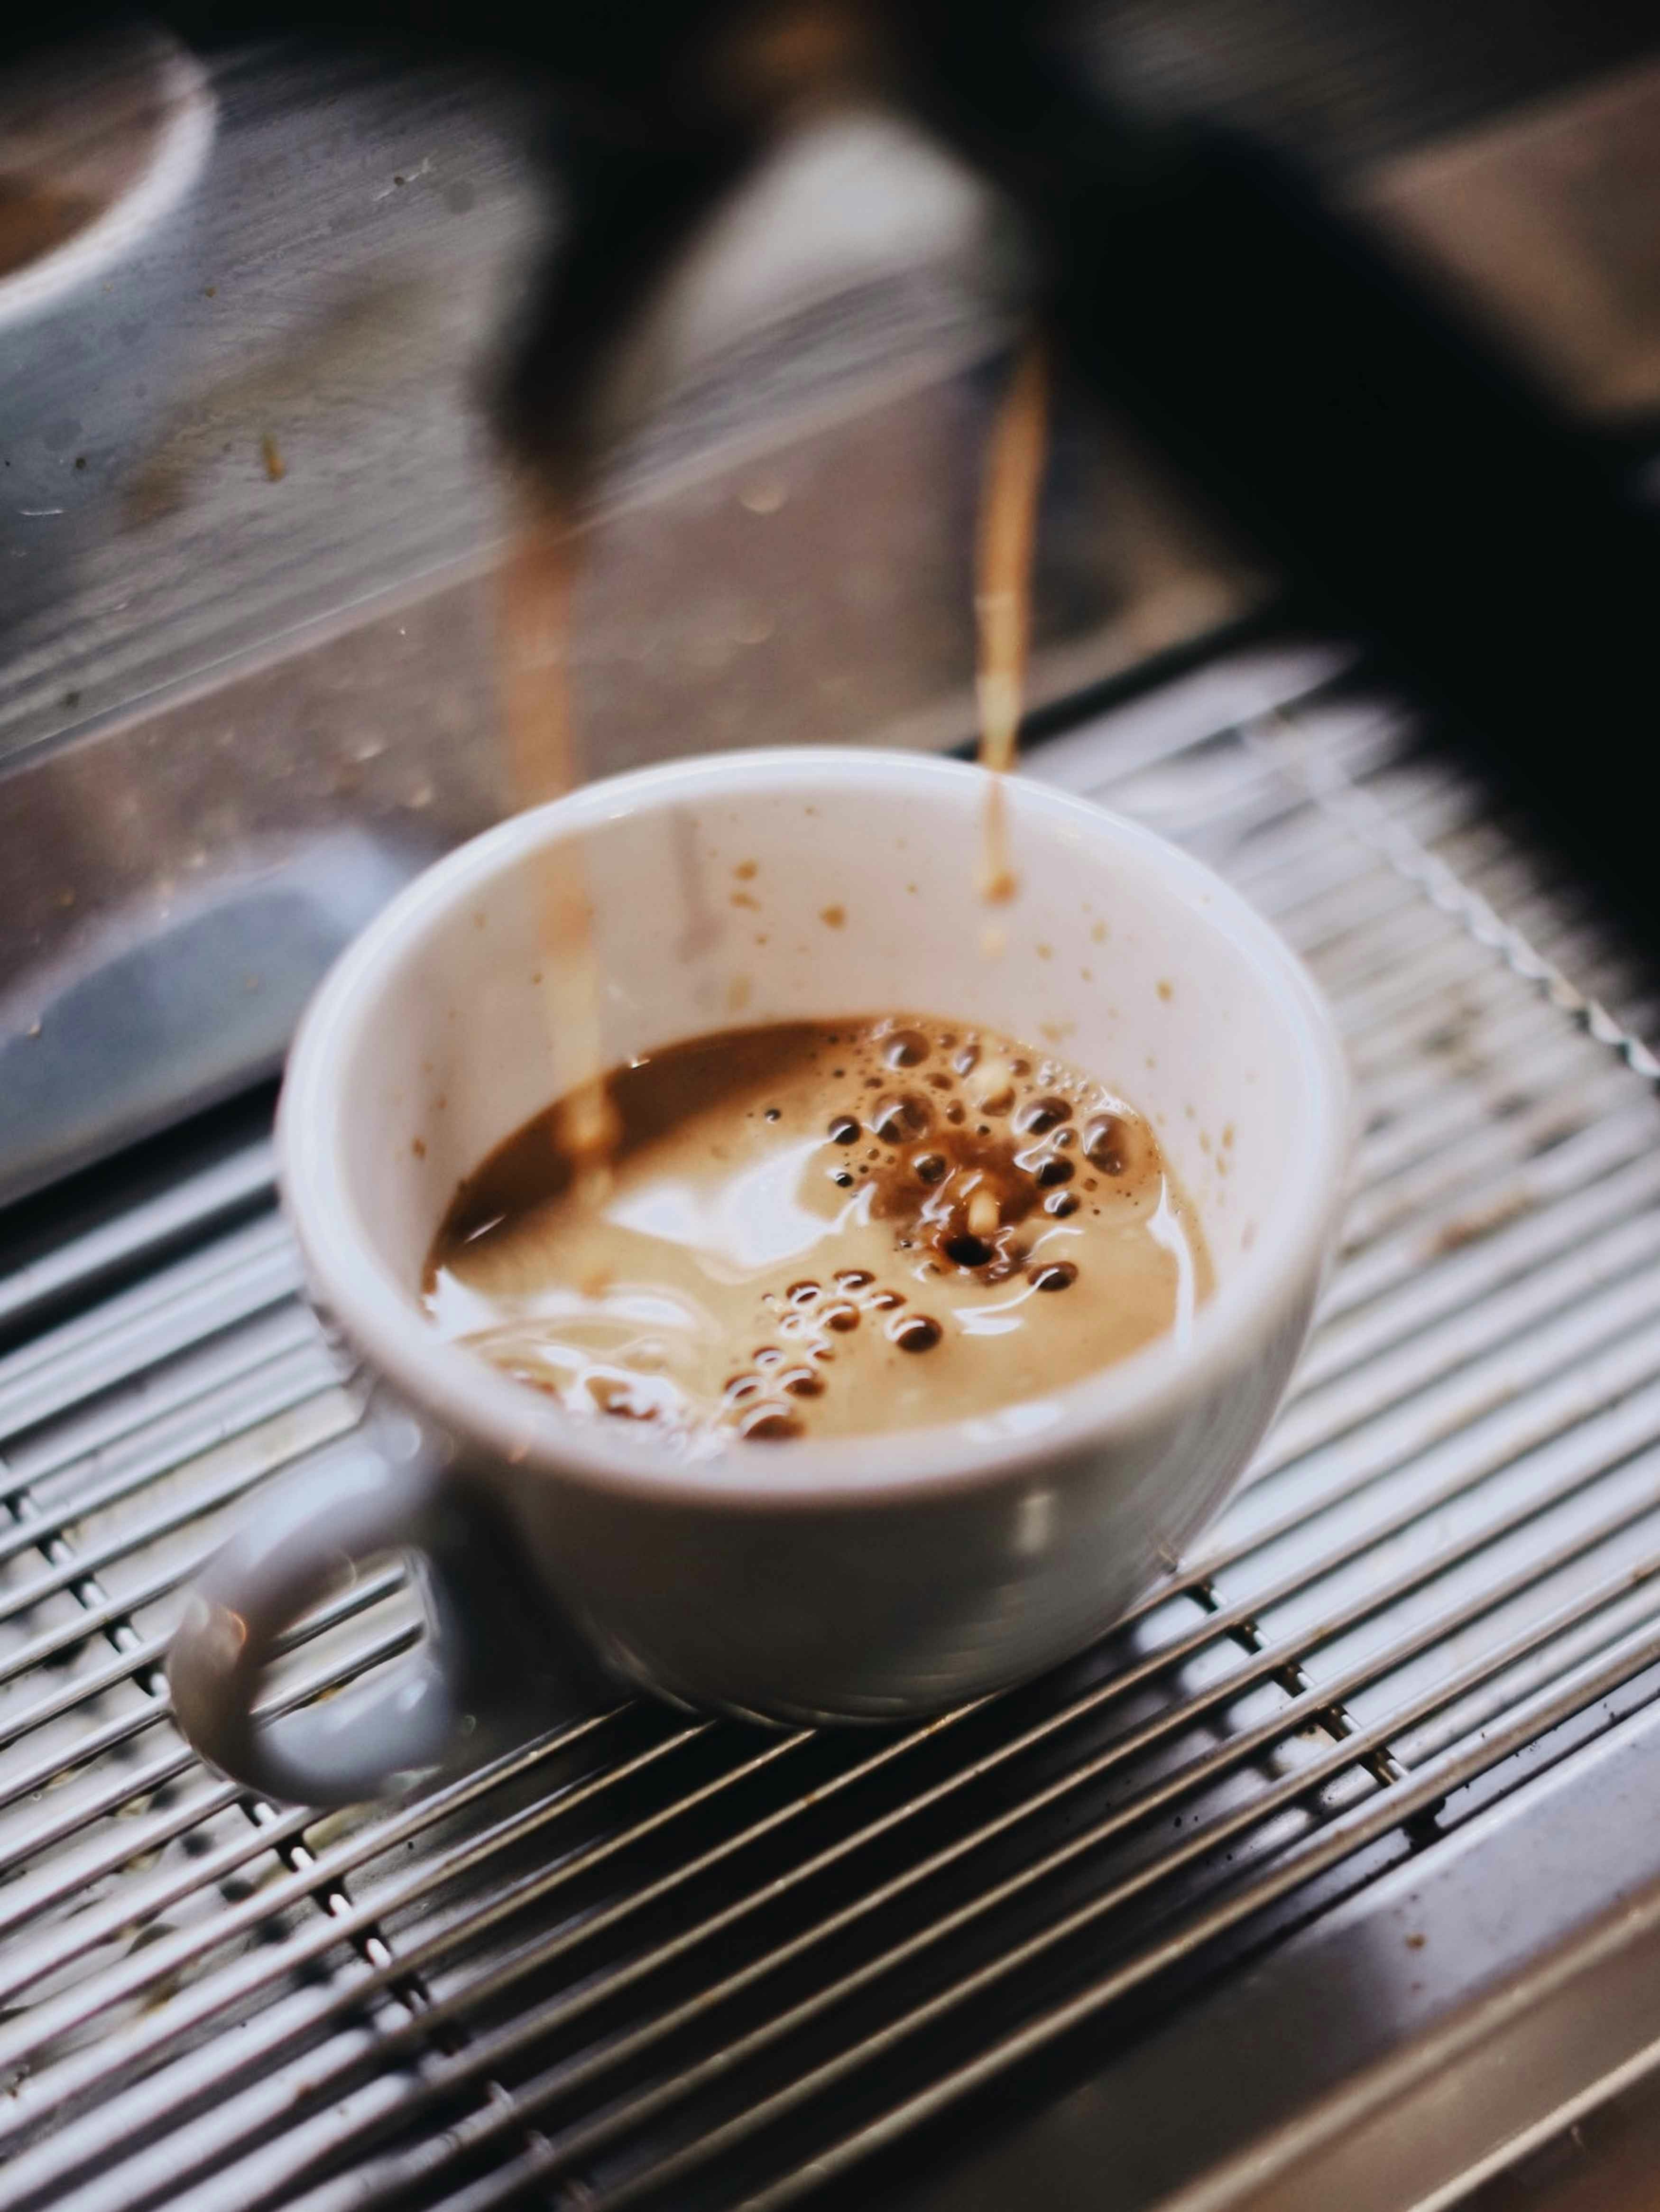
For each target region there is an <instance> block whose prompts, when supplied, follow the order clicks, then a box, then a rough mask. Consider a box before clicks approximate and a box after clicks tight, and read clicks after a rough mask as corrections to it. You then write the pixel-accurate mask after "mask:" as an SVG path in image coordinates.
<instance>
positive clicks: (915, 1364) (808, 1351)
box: [425, 1016, 1210, 1455]
mask: <svg viewBox="0 0 1660 2212" xmlns="http://www.w3.org/2000/svg"><path fill="white" fill-rule="evenodd" d="M606 1089H607V1091H608V1094H609V1100H610V1103H611V1106H612V1109H613V1110H614V1112H615V1124H616V1127H617V1129H618V1132H619V1138H618V1143H617V1148H616V1151H615V1154H614V1157H613V1160H612V1170H611V1175H610V1178H609V1182H608V1183H607V1184H606V1185H605V1186H603V1187H597V1186H596V1185H595V1184H594V1183H593V1182H592V1180H591V1178H579V1177H577V1176H574V1175H573V1170H572V1168H571V1166H570V1164H569V1162H568V1159H567V1158H566V1155H565V1154H564V1152H562V1150H561V1148H560V1145H559V1144H558V1143H557V1142H556V1140H555V1135H554V1125H555V1122H556V1120H557V1117H558V1115H559V1113H560V1109H559V1107H558V1106H553V1107H550V1108H548V1109H547V1110H546V1111H545V1112H544V1113H542V1114H540V1115H537V1116H536V1119H535V1120H534V1121H530V1122H527V1123H526V1124H525V1125H524V1127H523V1128H521V1129H520V1130H518V1132H517V1133H516V1134H514V1135H513V1136H512V1137H510V1138H509V1139H507V1141H506V1144H505V1145H503V1146H500V1148H499V1149H498V1150H497V1151H496V1152H494V1153H493V1154H492V1155H491V1157H490V1158H488V1160H487V1161H486V1162H485V1163H484V1164H483V1166H482V1168H480V1169H479V1170H478V1171H477V1173H476V1174H475V1175H473V1176H470V1177H469V1178H468V1180H467V1181H466V1182H464V1183H463V1185H462V1187H461V1188H460V1190H459V1191H458V1192H457V1195H456V1198H455V1200H454V1203H453V1204H452V1206H451V1209H450V1212H449V1213H448V1215H447V1216H446V1218H445V1222H444V1225H443V1227H442V1228H441V1230H440V1231H439V1236H438V1237H437V1239H436V1241H435V1243H434V1244H433V1250H432V1252H431V1255H429V1258H428V1261H427V1275H426V1282H425V1297H426V1304H427V1311H428V1313H429V1314H430V1315H431V1316H432V1318H433V1321H434V1322H436V1323H437V1325H438V1327H439V1330H440V1331H441V1332H442V1333H443V1334H445V1335H446V1336H449V1337H451V1338H455V1339H457V1340H461V1341H462V1342H464V1343H466V1344H467V1345H469V1346H471V1347H472V1349H474V1350H475V1351H476V1352H479V1353H480V1354H482V1356H483V1357H484V1358H488V1359H489V1360H491V1361H492V1362H494V1364H495V1365H497V1366H498V1367H500V1368H501V1369H502V1370H504V1371H505V1372H506V1373H507V1374H509V1375H512V1376H516V1377H517V1378H518V1380H520V1381H522V1382H524V1383H530V1384H532V1385H534V1386H535V1387H536V1388H537V1389H542V1390H545V1391H546V1392H548V1394H549V1395H551V1396H553V1397H554V1398H556V1399H558V1400H559V1401H560V1403H561V1404H562V1405H563V1406H565V1407H566V1408H567V1409H568V1410H569V1411H571V1412H573V1413H577V1414H579V1415H583V1416H587V1417H591V1418H595V1419H603V1418H605V1417H609V1418H612V1419H626V1420H630V1421H634V1422H639V1423H645V1424H647V1425H651V1427H653V1428H654V1429H656V1430H657V1431H661V1432H663V1434H664V1435H665V1436H667V1437H670V1438H672V1439H674V1440H676V1442H677V1443H679V1444H680V1445H681V1447H682V1449H686V1450H688V1451H689V1452H692V1453H694V1454H698V1455H701V1454H704V1453H706V1452H708V1451H711V1450H714V1449H720V1448H721V1447H722V1446H724V1445H725V1444H727V1443H731V1442H733V1441H735V1440H736V1439H739V1438H749V1439H754V1440H758V1441H767V1442H772V1441H781V1440H785V1439H787V1438H790V1437H801V1436H825V1437H829V1436H846V1435H863V1434H869V1433H870V1432H872V1431H881V1430H888V1429H896V1428H908V1427H912V1426H914V1425H918V1424H919V1423H925V1422H934V1421H944V1420H954V1419H963V1418H972V1417H973V1416H975V1415H981V1414H985V1413H991V1412H992V1411H993V1410H994V1409H996V1408H997V1407H1003V1406H1008V1405H1010V1404H1013V1403H1015V1402H1016V1401H1020V1400H1022V1399H1030V1398H1034V1397H1039V1396H1043V1395H1046V1394H1047V1393H1049V1392H1051V1391H1052V1390H1055V1389H1059V1388H1061V1387H1062V1386H1063V1385H1064V1384H1066V1383H1071V1382H1075V1381H1076V1380H1078V1379H1079V1378H1080V1377H1081V1376H1085V1375H1087V1374H1091V1373H1093V1372H1094V1371H1095V1370H1098V1369H1100V1368H1101V1367H1104V1366H1106V1365H1107V1364H1109V1363H1110V1362H1112V1361H1113V1360H1115V1359H1121V1358H1124V1356H1125V1355H1126V1354H1127V1353H1129V1352H1134V1351H1135V1350H1136V1348H1137V1347H1138V1346H1141V1345H1143V1344H1145V1343H1147V1342H1148V1341H1149V1340H1151V1339H1152V1338H1154V1337H1156V1336H1159V1335H1161V1334H1164V1333H1166V1331H1169V1330H1172V1329H1173V1330H1175V1331H1176V1332H1178V1334H1179V1333H1181V1332H1182V1331H1184V1330H1185V1329H1186V1328H1188V1327H1189V1326H1190V1322H1191V1320H1192V1316H1193V1311H1194V1309H1195V1306H1196V1305H1197V1303H1198V1301H1199V1300H1200V1299H1201V1298H1202V1297H1204V1296H1205V1295H1206V1293H1207V1292H1208V1291H1209V1285H1210V1269H1209V1261H1208V1259H1207V1256H1206V1254H1205V1249H1204V1243H1203V1237H1202V1235H1201V1233H1200V1230H1199V1226H1198V1224H1197V1220H1196V1219H1195V1218H1194V1215H1193V1212H1192V1210H1191V1208H1190V1206H1188V1204H1187V1203H1186V1201H1185V1200H1184V1198H1183V1197H1182V1195H1181V1194H1180V1192H1179V1191H1178V1189H1177V1188H1176V1186H1175V1184H1174V1182H1172V1178H1171V1176H1170V1174H1169V1172H1168V1170H1166V1166H1165V1164H1164V1160H1163V1158H1162V1156H1161V1155H1160V1151H1159V1147H1158V1145H1157V1142H1156V1140H1155V1139H1154V1135H1153V1132H1152V1130H1151V1129H1150V1128H1149V1127H1148V1124H1147V1123H1146V1121H1143V1120H1142V1117H1141V1116H1140V1115H1137V1114H1136V1112H1135V1111H1134V1110H1133V1109H1131V1108H1130V1107H1129V1106H1127V1105H1126V1104H1125V1103H1124V1101H1123V1100H1122V1099H1120V1098H1118V1097H1116V1096H1114V1095H1113V1094H1112V1092H1110V1091H1107V1090H1106V1088H1105V1087H1104V1086H1103V1085H1100V1084H1099V1083H1096V1082H1094V1081H1092V1080H1091V1079H1089V1078H1088V1077H1087V1076H1085V1075H1082V1074H1081V1073H1079V1072H1078V1071H1077V1070H1076V1069H1075V1068H1072V1067H1069V1066H1065V1065H1063V1063H1062V1062H1060V1061H1058V1060H1054V1059H1052V1058H1049V1057H1045V1056H1043V1055H1040V1054H1035V1053H1033V1052H1030V1051H1028V1050H1027V1049H1026V1048H1023V1047H1021V1046H1019V1045H1016V1044H1014V1043H1012V1042H1009V1040H1007V1039H1004V1038H1001V1037H995V1036H988V1035H987V1034H985V1033H984V1032H983V1031H972V1030H965V1029H964V1028H962V1027H961V1026H960V1025H956V1024H950V1023H942V1022H939V1021H934V1020H930V1019H926V1018H917V1017H909V1016H907V1017H889V1018H878V1019H870V1018H863V1019H849V1020H844V1021H839V1022H832V1023H828V1024H824V1023H813V1022H791V1023H781V1024H772V1025H769V1026H766V1027H762V1028H757V1029H749V1030H728V1031H725V1032H724V1033H721V1034H718V1035H714V1036H700V1037H695V1038H693V1039H691V1040H689V1041H688V1042H685V1043H682V1044H677V1045H674V1046H671V1047H669V1048H668V1049H667V1050H665V1051H662V1052H657V1053H653V1054H651V1055H650V1057H649V1058H647V1059H645V1060H642V1061H640V1062H639V1064H638V1065H634V1066H624V1067H621V1068H618V1069H615V1070H614V1071H613V1073H611V1074H610V1075H609V1077H608V1078H607V1079H606Z"/></svg>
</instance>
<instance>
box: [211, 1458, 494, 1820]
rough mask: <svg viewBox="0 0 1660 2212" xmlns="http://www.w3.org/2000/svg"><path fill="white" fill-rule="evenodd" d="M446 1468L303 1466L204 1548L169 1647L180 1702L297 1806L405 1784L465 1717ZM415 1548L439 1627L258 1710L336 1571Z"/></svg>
mask: <svg viewBox="0 0 1660 2212" xmlns="http://www.w3.org/2000/svg"><path fill="white" fill-rule="evenodd" d="M458 1510H459V1509H458V1506H457V1504H453V1503H450V1502H447V1501H446V1498H445V1486H444V1484H443V1481H442V1480H441V1478H440V1476H439V1474H438V1471H437V1470H436V1469H435V1468H433V1465H432V1464H431V1463H430V1462H427V1461H426V1460H425V1459H416V1460H415V1461H414V1462H412V1463H410V1464H408V1465H404V1466H398V1465H396V1464H392V1463H390V1462H379V1463H376V1462H369V1463H367V1464H366V1465H363V1466H360V1467H355V1468H353V1467H342V1466H340V1465H339V1464H338V1463H336V1465H335V1466H334V1467H331V1468H304V1469H302V1470H300V1471H299V1472H298V1473H296V1474H292V1475H290V1476H289V1477H288V1480H286V1481H285V1482H283V1483H282V1484H281V1485H280V1486H278V1487H277V1488H276V1490H274V1491H273V1492H272V1493H271V1494H270V1496H269V1497H267V1498H262V1499H261V1501H260V1504H259V1507H258V1510H257V1515H256V1516H255V1517H254V1518H253V1519H252V1520H251V1521H250V1522H248V1523H247V1525H246V1526H245V1527H244V1528H242V1529H241V1530H239V1532H238V1533H237V1534H235V1535H233V1537H232V1538H231V1540H230V1541H229V1542H228V1543H227V1545H226V1546H225V1547H224V1548H223V1550H222V1551H221V1552H219V1553H217V1554H216V1555H215V1558H214V1559H212V1560H211V1561H210V1562H209V1565H208V1566H207V1567H206V1568H205V1569H204V1570H203V1572H202V1574H201V1575H200V1576H199V1577H198V1578H197V1583H196V1586H195V1588H194V1589H193V1590H192V1591H191V1597H190V1601H189V1603H188V1605H187V1607H186V1608H185V1617H184V1620H183V1621H182V1622H181V1623H180V1625H179V1629H178V1631H177V1632H176V1633H175V1635H174V1638H173V1645H172V1649H171V1650H170V1651H169V1652H168V1655H167V1680H168V1683H169V1686H170V1687H171V1689H172V1692H173V1712H174V1715H175V1716H176V1717H177V1719H178V1721H179V1725H180V1727H181V1728H183V1729H184V1731H185V1735H187V1736H188V1737H189V1738H190V1740H191V1742H192V1743H193V1744H194V1745H195V1746H196V1747H197V1750H198V1751H199V1752H201V1753H202V1754H203V1757H204V1758H206V1759H209V1760H210V1761H211V1762H212V1763H213V1765H215V1766H216V1767H218V1768H220V1769H221V1771H223V1772H224V1773H226V1774H227V1775H229V1776H230V1777H231V1778H232V1779H233V1781H237V1782H243V1783H246V1784H248V1785H249V1787H250V1788H251V1789H254V1790H258V1791H260V1792H261V1794H262V1795H266V1796H271V1797H276V1798H281V1799H283V1800H285V1801H286V1802H289V1803H292V1804H296V1805H318V1806H336V1805H351V1804H355V1803H357V1802H359V1801H360V1800H361V1799H363V1798H367V1797H374V1796H381V1795H382V1794H384V1793H385V1792H386V1791H389V1790H396V1789H398V1788H402V1787H403V1786H406V1785H407V1784H409V1783H410V1782H412V1781H414V1780H415V1778H416V1777H417V1776H418V1775H419V1774H420V1773H421V1771H423V1770H426V1769H428V1768H430V1767H433V1766H434V1765H437V1764H438V1762H439V1759H441V1758H442V1756H443V1754H444V1753H445V1750H446V1749H447V1748H448V1747H449V1745H450V1744H451V1741H453V1739H454V1738H455V1737H456V1736H457V1735H458V1734H459V1733H460V1731H461V1729H462V1727H463V1718H464V1715H463V1702H462V1700H463V1687H462V1668H463V1653H462V1637H461V1632H460V1625H459V1623H458V1622H457V1620H455V1619H454V1617H453V1610H454V1609H453V1607H452V1606H451V1603H450V1602H449V1598H448V1593H447V1591H446V1589H445V1581H444V1577H443V1574H442V1571H441V1559H442V1554H443V1553H445V1551H446V1550H449V1549H451V1547H452V1546H453V1545H454V1543H455V1541H456V1536H457V1531H456V1530H454V1529H452V1528H448V1527H446V1525H445V1524H446V1523H447V1522H450V1521H451V1519H453V1518H454V1517H455V1516H457V1512H458ZM398 1552H402V1553H405V1554H413V1555H414V1558H415V1560H416V1562H417V1563H425V1564H426V1565H427V1567H428V1569H429V1570H430V1569H432V1568H433V1567H435V1566H436V1567H438V1568H439V1571H438V1572H436V1573H433V1572H431V1571H428V1572H427V1573H426V1574H425V1575H423V1576H422V1577H421V1579H422V1582H423V1584H424V1587H425V1594H426V1595H427V1598H428V1601H429V1603H428V1633H427V1639H426V1641H425V1643H424V1644H422V1645H421V1647H420V1649H419V1650H416V1651H415V1652H413V1653H411V1654H409V1656H407V1657H405V1658H403V1659H402V1660H400V1661H399V1662H397V1664H396V1665H395V1666H394V1667H392V1668H391V1669H389V1670H381V1671H379V1672H378V1674H377V1675H376V1677H375V1679H373V1680H370V1681H367V1682H362V1683H359V1684H356V1685H354V1686H353V1687H351V1688H349V1689H347V1690H342V1692H340V1693H339V1694H338V1695H337V1696H335V1697H332V1698H327V1699H324V1700H323V1701H322V1702H321V1703H320V1704H317V1705H304V1706H300V1707H299V1708H297V1709H296V1710H295V1711H291V1712H285V1713H280V1714H272V1715H267V1716H264V1717H258V1718H256V1717H255V1712H254V1701H255V1699H256V1698H257V1695H258V1692H259V1686H260V1683H261V1681H262V1680H263V1678H264V1673H265V1670H266V1668H268V1667H269V1666H270V1663H271V1661H272V1660H273V1659H274V1658H275V1656H276V1651H277V1646H278V1644H279V1643H280V1641H281V1639H282V1635H283V1632H284V1631H285V1630H287V1629H288V1628H289V1627H290V1626H292V1625H293V1624H294V1621H295V1620H298V1619H299V1618H300V1616H301V1615H302V1614H303V1613H306V1612H307V1611H308V1610H309V1609H310V1607H312V1606H313V1605H315V1604H316V1603H317V1602H318V1601H319V1600H320V1599H321V1598H323V1597H324V1596H326V1595H328V1593H329V1591H330V1589H333V1588H334V1587H336V1585H337V1584H338V1583H339V1582H340V1579H341V1574H342V1569H345V1570H347V1571H351V1572H355V1571H358V1570H359V1569H360V1568H363V1567H365V1566H367V1565H368V1564H369V1563H370V1562H371V1561H372V1560H374V1559H384V1558H385V1557H386V1556H387V1555H388V1554H389V1553H398Z"/></svg>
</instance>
